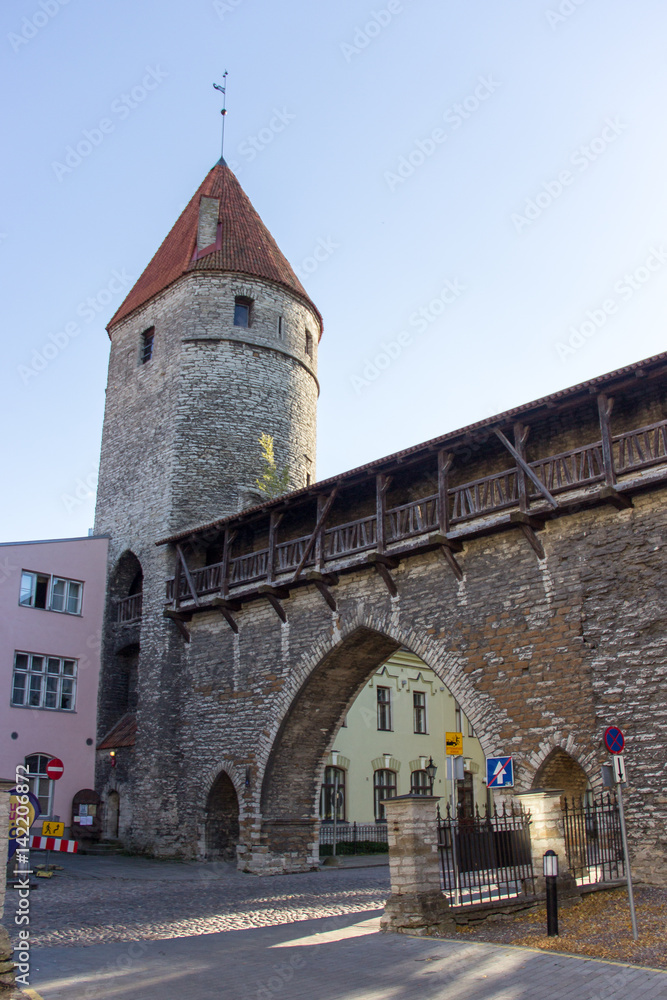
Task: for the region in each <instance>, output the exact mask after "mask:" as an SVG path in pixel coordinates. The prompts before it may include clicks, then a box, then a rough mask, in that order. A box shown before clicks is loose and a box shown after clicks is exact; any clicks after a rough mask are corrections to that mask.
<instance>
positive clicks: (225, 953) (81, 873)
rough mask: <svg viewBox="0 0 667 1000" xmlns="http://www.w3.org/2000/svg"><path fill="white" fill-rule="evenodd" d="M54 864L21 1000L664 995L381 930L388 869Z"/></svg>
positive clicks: (567, 968)
mask: <svg viewBox="0 0 667 1000" xmlns="http://www.w3.org/2000/svg"><path fill="white" fill-rule="evenodd" d="M63 864H64V865H65V866H66V868H67V871H65V872H60V873H59V874H58V876H57V877H56V878H54V879H51V880H49V881H48V882H46V880H45V883H46V884H45V883H42V884H41V885H40V888H39V889H37V890H35V892H34V894H33V896H32V916H33V920H34V923H32V924H31V929H32V930H33V931H34V934H35V937H34V939H33V940H34V944H35V945H37V947H36V948H35V950H34V953H33V956H32V963H31V980H30V987H31V989H32V990H34V991H37V992H36V993H29V994H28V995H29V996H31V997H32V1000H35V997H41V998H43V1000H183V998H187V1000H312V998H313V997H317V1000H417V998H418V1000H574V998H575V997H576V1000H667V973H662V972H657V971H652V970H649V969H640V968H638V967H632V966H623V965H614V964H611V963H608V962H599V961H595V960H593V959H581V958H575V957H570V956H566V955H559V954H554V953H545V952H536V951H532V950H529V949H524V948H510V947H507V946H505V945H501V946H499V945H493V944H488V943H473V942H470V941H449V940H438V939H432V938H426V939H424V938H409V937H404V936H402V935H385V934H380V933H378V932H377V931H378V925H379V916H380V912H381V910H380V908H381V905H382V901H383V899H384V897H385V896H386V894H387V886H388V871H387V868H386V867H381V868H378V867H375V868H357V869H349V868H345V869H342V870H339V869H329V870H324V871H320V872H313V873H308V874H304V875H290V876H282V877H275V878H253V877H252V876H247V875H242V874H240V873H238V872H236V871H235V870H234V869H233V868H232V867H231V866H227V865H221V866H207V865H179V864H172V863H168V862H149V861H144V860H140V859H124V858H104V859H96V858H71V859H70V858H67V859H66V860H65V862H63ZM11 910H12V907H11V897H10V899H9V900H8V906H7V907H6V915H5V922H6V924H7V926H8V927H9V926H10V924H11V915H12V914H11ZM221 930H223V931H224V933H220V931H221Z"/></svg>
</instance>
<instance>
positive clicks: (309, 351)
mask: <svg viewBox="0 0 667 1000" xmlns="http://www.w3.org/2000/svg"><path fill="white" fill-rule="evenodd" d="M306 354H307V355H308V357H309V358H312V356H313V335H312V333H310V332H309V331H308V330H306Z"/></svg>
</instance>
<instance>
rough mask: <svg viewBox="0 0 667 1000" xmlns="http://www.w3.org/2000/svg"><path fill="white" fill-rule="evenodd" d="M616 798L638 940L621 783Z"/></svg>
mask: <svg viewBox="0 0 667 1000" xmlns="http://www.w3.org/2000/svg"><path fill="white" fill-rule="evenodd" d="M616 798H617V800H618V818H619V820H620V822H621V839H622V841H623V857H624V859H625V877H626V879H627V880H628V901H629V903H630V919H631V921H632V936H633V938H634V939H635V941H636V940H637V938H638V937H639V935H638V933H637V914H636V913H635V896H634V892H633V891H632V872H631V871H630V855H629V853H628V834H627V831H626V829H625V810H624V809H623V788H622V786H621V784H620V782H617V784H616Z"/></svg>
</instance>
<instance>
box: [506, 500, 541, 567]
mask: <svg viewBox="0 0 667 1000" xmlns="http://www.w3.org/2000/svg"><path fill="white" fill-rule="evenodd" d="M510 523H511V524H516V525H517V527H519V528H521V530H522V532H523V533H524V535H525V536H526V539H527V541H528V543H529V544H530V547H531V549H532V550H533V552H534V553H535V555H536V556H537V558H538V559H544V558H545V553H544V546H543V545H542V542H541V541H540V540H539V538H538V537H537V535H536V534H535V532H536V531H542V529H543V528H544V518H543V517H536V516H535V515H534V514H524V513H523V511H514V512H513V513H512V514H510Z"/></svg>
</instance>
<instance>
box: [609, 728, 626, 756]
mask: <svg viewBox="0 0 667 1000" xmlns="http://www.w3.org/2000/svg"><path fill="white" fill-rule="evenodd" d="M604 745H605V746H606V748H607V750H608V751H609V753H623V748H624V746H625V736H624V735H623V733H622V732H621V730H620V729H619V728H618V726H608V728H607V729H605V731H604Z"/></svg>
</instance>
